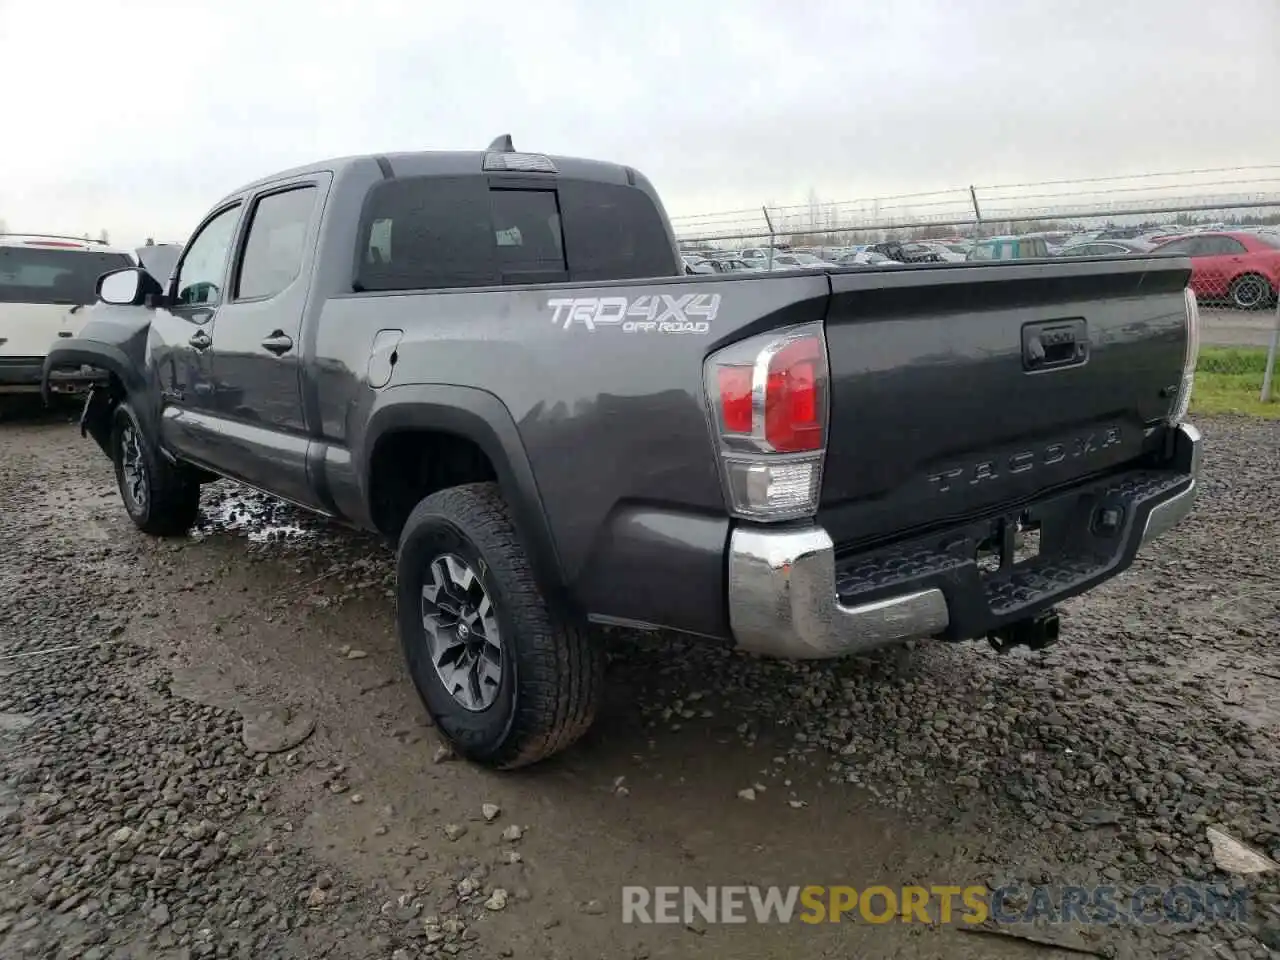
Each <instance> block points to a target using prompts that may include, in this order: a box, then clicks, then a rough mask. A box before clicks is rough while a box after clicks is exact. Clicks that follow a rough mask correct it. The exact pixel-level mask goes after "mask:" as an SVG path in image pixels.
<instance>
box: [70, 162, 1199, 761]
mask: <svg viewBox="0 0 1280 960" xmlns="http://www.w3.org/2000/svg"><path fill="white" fill-rule="evenodd" d="M1190 273H1191V266H1190V263H1189V261H1187V260H1186V259H1185V258H1171V257H1129V258H1123V259H1118V258H1105V259H1088V258H1079V259H1072V260H1070V261H1049V260H1021V261H1016V262H1000V263H936V264H921V265H893V266H882V267H873V268H867V267H859V268H840V267H834V266H823V267H819V268H815V269H795V270H789V271H780V272H773V273H769V274H767V275H761V274H751V273H730V274H719V275H714V276H711V275H707V276H689V275H686V274H685V272H684V267H683V263H682V261H681V258H680V254H679V249H678V247H677V244H676V241H675V238H674V236H673V234H672V230H671V226H670V224H669V222H668V220H667V217H666V214H665V213H664V211H663V207H662V205H661V203H660V201H659V199H658V197H657V195H656V193H655V191H654V189H653V188H652V186H651V185H650V183H649V181H648V180H647V179H646V178H645V177H644V176H642V175H641V174H640V173H639V172H638V171H636V170H635V169H633V168H631V167H628V166H623V165H617V164H612V163H601V162H594V161H587V160H580V159H571V158H566V157H556V156H544V155H541V154H532V153H520V152H516V151H515V150H514V148H513V146H512V144H511V143H510V138H499V139H498V140H496V141H495V142H494V143H493V144H492V145H491V146H490V147H489V148H488V149H487V150H483V151H471V152H416V153H403V154H390V155H380V156H365V157H354V158H346V159H342V160H336V161H328V162H324V163H317V164H314V165H311V166H307V167H302V168H299V169H295V170H290V171H287V172H283V173H278V174H276V175H274V176H270V177H267V178H266V179H263V180H260V181H258V182H256V183H252V184H249V185H247V186H245V187H244V188H243V189H240V190H237V191H236V192H234V193H232V194H231V195H229V196H227V197H225V198H223V199H222V200H220V201H219V202H218V203H217V204H216V205H215V206H214V207H213V208H212V209H211V211H210V212H209V213H208V215H207V216H206V217H205V218H204V220H203V221H202V222H201V223H200V225H199V226H198V227H197V229H196V230H195V232H194V233H193V234H192V236H191V239H190V241H189V243H187V244H186V246H185V247H184V248H183V249H182V253H181V258H180V259H179V260H178V262H177V264H176V266H175V267H174V268H173V270H172V271H171V275H170V276H152V275H151V274H150V273H148V272H147V270H146V268H145V267H130V268H126V269H121V270H117V271H114V272H111V273H107V274H105V275H103V276H102V277H101V278H100V279H99V281H98V297H99V302H98V303H97V304H95V305H94V306H93V307H92V308H91V310H90V311H89V312H90V316H89V322H88V323H87V324H86V326H85V327H84V329H83V330H82V331H80V332H79V334H78V336H76V337H74V338H69V339H63V340H59V341H58V342H57V343H56V344H55V346H54V349H53V350H52V352H51V353H50V355H49V357H48V359H47V361H46V363H45V368H44V370H45V379H46V383H48V382H49V379H50V377H52V376H54V375H55V374H56V372H57V371H58V370H60V369H63V368H67V367H70V368H78V367H79V366H81V365H88V366H90V367H92V368H94V369H95V370H97V371H101V372H102V373H103V376H102V377H101V378H100V379H99V381H98V382H97V384H96V385H95V387H94V389H93V390H92V392H91V394H90V396H89V397H88V399H87V401H86V403H85V407H84V411H83V414H82V417H81V427H82V432H86V433H87V434H88V435H90V436H92V438H93V439H94V440H95V441H96V442H97V444H98V445H99V446H100V447H101V448H102V449H103V450H104V451H105V452H106V453H107V455H108V456H109V457H111V459H112V460H113V462H114V465H115V472H116V477H117V480H118V483H119V487H120V493H121V496H122V499H123V501H124V506H125V509H126V510H127V511H128V513H129V516H130V517H131V518H132V520H133V522H134V523H135V524H136V525H137V526H138V527H139V528H141V529H142V530H144V531H146V532H147V533H150V534H155V535H182V534H183V533H185V532H186V531H187V530H188V529H189V528H191V526H192V525H193V524H194V523H195V521H196V519H197V515H198V509H199V497H200V485H201V484H203V483H205V482H208V481H211V480H214V479H217V478H219V477H225V478H230V479H231V480H234V481H236V482H239V483H243V484H246V485H249V486H251V487H255V488H258V489H260V490H263V491H266V492H267V493H270V494H272V495H275V496H277V497H280V498H283V499H285V500H288V501H290V502H292V503H294V504H297V505H299V506H301V507H304V508H306V509H308V510H311V511H315V512H316V513H319V514H322V515H324V516H326V517H330V518H333V519H334V520H335V521H339V522H343V523H346V524H350V525H354V526H356V527H361V528H366V529H369V530H374V531H378V532H380V533H382V534H383V535H385V536H386V537H387V538H389V539H391V540H392V541H393V542H394V543H395V544H396V545H397V550H398V553H397V578H398V587H397V626H398V631H399V636H400V639H401V642H402V645H403V649H404V654H405V656H406V659H407V662H408V667H409V671H410V674H411V676H412V678H413V682H414V683H415V685H416V687H417V689H418V692H419V693H420V695H421V697H422V699H423V701H424V702H425V704H426V707H427V709H428V710H429V711H430V713H431V714H432V715H433V716H434V717H435V719H436V721H437V723H438V725H439V728H440V729H441V731H443V733H444V734H445V735H447V736H448V737H449V738H450V740H451V741H452V742H453V743H454V744H455V745H456V746H457V748H458V749H459V750H460V751H461V752H462V753H463V754H465V755H466V756H468V757H470V758H473V759H475V760H477V761H479V762H481V763H484V764H487V765H491V766H495V767H501V768H511V767H518V766H521V765H523V764H527V763H530V762H533V761H536V760H538V759H540V758H542V757H546V756H548V755H550V754H552V753H555V752H556V751H558V750H561V749H562V748H564V747H566V746H567V745H569V744H570V743H572V742H573V741H574V740H575V739H576V738H577V737H579V736H580V735H581V734H582V733H583V732H584V731H585V730H586V729H587V728H588V727H589V725H590V724H591V721H592V718H593V716H594V713H595V710H596V706H597V702H598V700H599V698H600V696H601V688H602V662H603V655H602V650H601V643H602V639H601V637H600V631H596V632H592V631H590V630H589V626H590V624H593V623H595V624H611V625H616V626H624V627H628V628H635V629H640V630H658V629H663V630H674V631H681V632H684V633H687V634H693V635H697V636H701V637H705V638H710V639H712V640H720V641H728V642H731V643H733V644H735V645H736V646H737V647H738V648H740V649H742V650H745V651H751V652H754V653H757V654H763V655H769V656H777V657H790V658H822V657H840V656H846V655H849V654H857V653H861V652H864V651H868V650H871V649H874V648H876V647H880V646H884V645H887V644H892V643H896V642H901V641H904V640H908V639H911V638H924V637H936V638H941V639H943V640H949V641H962V640H968V639H974V638H987V639H989V640H990V641H991V642H992V643H993V644H995V645H996V646H997V647H999V648H1008V647H1010V646H1013V645H1017V644H1028V645H1031V646H1033V647H1038V646H1042V645H1044V644H1045V643H1048V642H1049V641H1051V640H1053V639H1055V638H1056V635H1057V629H1058V620H1057V616H1056V614H1055V613H1054V608H1055V605H1056V604H1057V603H1059V602H1060V601H1062V600H1063V599H1065V598H1067V597H1072V596H1075V595H1078V594H1081V593H1083V592H1085V591H1087V590H1089V589H1090V588H1092V587H1094V586H1096V585H1097V584H1099V583H1101V582H1102V581H1104V580H1107V579H1108V578H1110V577H1113V576H1115V575H1116V574H1117V573H1119V572H1120V571H1122V570H1124V569H1125V568H1126V567H1127V566H1128V565H1129V564H1130V563H1131V562H1132V561H1133V558H1134V555H1135V553H1136V552H1137V551H1138V550H1139V549H1140V548H1141V547H1142V545H1143V544H1145V543H1146V542H1148V541H1149V540H1151V539H1152V538H1154V537H1156V536H1158V535H1160V534H1161V533H1162V532H1163V531H1165V530H1167V529H1168V528H1169V527H1170V526H1172V525H1173V524H1175V523H1177V522H1178V521H1179V520H1180V519H1182V518H1183V517H1184V516H1185V515H1186V514H1187V513H1188V511H1189V510H1190V509H1191V506H1192V501H1193V499H1194V498H1195V496H1196V486H1197V476H1198V472H1199V462H1200V449H1201V443H1200V435H1199V433H1198V432H1197V431H1196V429H1195V428H1194V427H1193V426H1191V425H1190V424H1188V423H1186V422H1185V421H1184V417H1185V415H1186V412H1187V405H1188V401H1189V398H1190V392H1191V388H1192V379H1193V370H1194V367H1195V360H1196V351H1197V342H1198V341H1197V324H1198V319H1197V310H1196V301H1195V297H1194V296H1193V295H1192V294H1191V293H1190V291H1189V290H1188V279H1189V277H1190Z"/></svg>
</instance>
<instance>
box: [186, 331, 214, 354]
mask: <svg viewBox="0 0 1280 960" xmlns="http://www.w3.org/2000/svg"><path fill="white" fill-rule="evenodd" d="M187 342H188V343H189V344H191V345H192V346H193V347H195V348H196V349H197V350H207V349H209V345H210V344H211V343H213V337H211V336H209V334H207V333H206V332H205V331H203V330H197V331H196V332H195V333H193V334H192V335H191V339H190V340H188V341H187Z"/></svg>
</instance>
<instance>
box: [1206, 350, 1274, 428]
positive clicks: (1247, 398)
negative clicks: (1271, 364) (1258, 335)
mask: <svg viewBox="0 0 1280 960" xmlns="http://www.w3.org/2000/svg"><path fill="white" fill-rule="evenodd" d="M1277 366H1280V363H1277ZM1266 369H1267V351H1266V350H1255V349H1249V348H1245V347H1205V348H1204V349H1203V350H1201V351H1200V359H1199V361H1198V362H1197V363H1196V386H1195V390H1194V391H1193V392H1192V394H1191V412H1192V413H1193V414H1210V413H1242V414H1246V415H1248V416H1252V417H1266V418H1268V419H1271V420H1280V370H1278V371H1277V375H1276V376H1273V378H1272V390H1271V402H1270V403H1263V402H1262V401H1261V400H1259V399H1258V397H1259V396H1261V394H1262V375H1263V373H1264V372H1265V371H1266Z"/></svg>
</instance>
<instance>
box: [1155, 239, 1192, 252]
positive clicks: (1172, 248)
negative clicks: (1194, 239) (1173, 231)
mask: <svg viewBox="0 0 1280 960" xmlns="http://www.w3.org/2000/svg"><path fill="white" fill-rule="evenodd" d="M1156 251H1157V252H1158V253H1176V254H1181V255H1183V256H1187V255H1189V254H1190V253H1191V241H1190V240H1171V241H1170V242H1168V243H1166V244H1162V245H1161V246H1159V247H1157V248H1156Z"/></svg>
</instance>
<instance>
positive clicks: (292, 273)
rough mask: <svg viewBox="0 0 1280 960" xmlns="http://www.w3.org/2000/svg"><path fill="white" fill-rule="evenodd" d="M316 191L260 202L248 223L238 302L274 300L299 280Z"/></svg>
mask: <svg viewBox="0 0 1280 960" xmlns="http://www.w3.org/2000/svg"><path fill="white" fill-rule="evenodd" d="M315 201H316V188H315V187H311V186H308V187H299V188H297V189H295V190H286V191H284V192H283V193H272V194H268V195H267V196H265V197H263V198H261V199H260V200H259V201H258V202H257V204H256V205H255V206H254V208H253V214H252V219H251V220H250V221H249V238H248V240H247V241H246V242H245V246H244V255H243V257H242V258H241V260H240V274H239V277H238V279H237V281H236V291H235V297H236V299H238V300H251V299H257V298H265V297H274V296H275V295H276V294H277V293H279V292H280V291H282V290H284V289H285V287H287V286H289V284H291V283H293V281H294V280H295V279H297V276H298V272H299V271H300V270H301V269H302V255H303V246H304V244H305V243H306V239H307V228H308V227H309V226H310V225H311V211H312V209H313V208H314V207H315Z"/></svg>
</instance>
